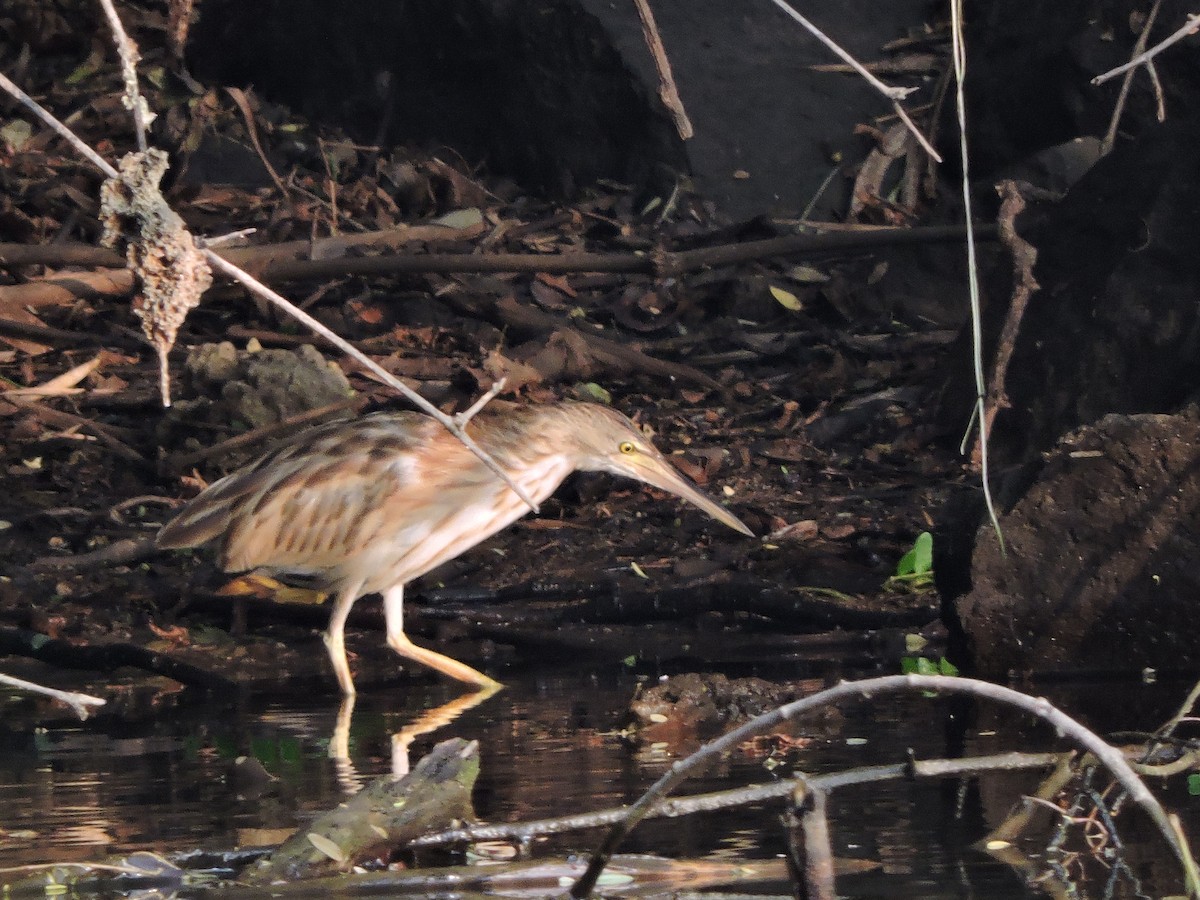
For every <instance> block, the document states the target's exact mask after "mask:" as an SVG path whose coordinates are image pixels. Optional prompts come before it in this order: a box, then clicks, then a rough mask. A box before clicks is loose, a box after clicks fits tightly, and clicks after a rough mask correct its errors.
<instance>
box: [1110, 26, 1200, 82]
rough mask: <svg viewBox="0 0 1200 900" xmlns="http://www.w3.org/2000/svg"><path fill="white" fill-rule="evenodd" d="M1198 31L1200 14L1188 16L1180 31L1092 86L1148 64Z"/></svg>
mask: <svg viewBox="0 0 1200 900" xmlns="http://www.w3.org/2000/svg"><path fill="white" fill-rule="evenodd" d="M1197 29H1200V13H1197V14H1194V15H1190V16H1188V17H1187V21H1186V22H1184V24H1183V26H1182V27H1181V28H1180V29H1179V30H1178V31H1176V32H1175V33H1174V34H1172V35H1171V36H1170V37H1169V38H1167V39H1166V40H1164V41H1160V42H1159V43H1157V44H1155V45H1154V46H1153V47H1151V48H1150V49H1149V50H1147V51H1146V52H1145V53H1139V54H1138V55H1137V56H1135V57H1134V58H1133V59H1131V60H1130V61H1129V62H1127V63H1125V64H1124V65H1122V66H1117V67H1116V68H1115V69H1109V70H1108V71H1107V72H1105V73H1104V74H1103V75H1097V76H1096V77H1095V78H1093V79H1092V84H1104V82H1106V81H1108V80H1109V79H1110V78H1116V77H1117V76H1118V75H1120V74H1122V73H1124V72H1128V71H1129V70H1130V69H1135V68H1137V67H1138V66H1141V65H1144V64H1145V63H1148V62H1149V61H1150V60H1152V59H1154V57H1156V56H1158V54H1160V53H1162V52H1163V51H1164V50H1166V49H1167V48H1168V47H1170V46H1171V45H1172V44H1177V43H1179V42H1180V41H1182V40H1183V39H1184V38H1185V37H1187V36H1189V35H1191V34H1195V33H1196V31H1197Z"/></svg>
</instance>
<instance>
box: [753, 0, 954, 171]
mask: <svg viewBox="0 0 1200 900" xmlns="http://www.w3.org/2000/svg"><path fill="white" fill-rule="evenodd" d="M771 2H772V3H774V4H775V5H776V6H777V7H779V10H780V12H782V13H783V14H784V15H786V16H788V17H789V18H791V19H793V20H795V21H796V22H798V23H799V24H800V25H802V26H803V27H804V28H806V29H807V30H808V32H809V34H811V35H812V36H813V37H815V38H816V39H817V40H818V41H820V42H821V43H822V44H824V45H825V46H826V47H828V48H829V49H830V50H832V51H833V53H834V54H835V55H836V56H837V57H838V58H839V59H841V60H843V61H844V62H845V63H846V65H848V66H849V67H850V68H852V69H853V70H854V71H855V72H857V73H858V74H859V75H861V76H862V77H863V78H864V79H865V80H866V82H867V84H869V85H870V86H871V87H873V88H875V90H877V91H879V93H881V94H883V96H885V97H887V99H888V100H890V101H891V102H892V104H893V105H894V106H895V108H896V112H897V114H898V115H899V116H900V119H901V121H902V122H904V125H905V127H907V128H908V130H909V131H911V132H912V133H913V134H914V135H915V136H916V138H917V141H918V142H919V143H920V144H921V147H922V148H924V150H925V152H926V153H928V154H929V155H930V156H931V157H932V158H933V159H935V160H937V161H938V162H941V161H942V157H941V156H939V155H938V152H937V151H936V150H934V149H933V145H932V144H930V143H929V140H928V139H927V138H926V137H925V136H924V135H923V134H921V131H920V129H918V128H917V126H916V124H915V123H914V122H913V120H912V119H910V118H909V117H908V115H907V114H905V112H904V110H902V109H901V108H900V101H901V100H903V99H904V98H905V97H907V96H908V95H909V94H911V93H913V92H914V91H916V90H917V88H915V87H894V86H892V85H890V84H887V83H885V82H883V81H880V80H879V79H878V78H876V77H875V76H874V75H872V74H871V72H870V71H868V69H867V67H866V66H864V65H863V64H862V63H860V62H859V61H858V60H857V59H855V58H854V57H853V56H851V55H850V54H849V53H848V52H847V51H845V50H843V49H842V48H841V47H840V46H839V45H838V44H837V42H835V41H834V40H833V38H831V37H829V35H827V34H825V32H823V31H822V30H821V29H820V28H818V27H817V26H816V25H814V24H813V23H812V22H810V21H809V20H808V19H806V18H804V16H802V15H800V13H798V12H796V10H794V9H792V8H791V7H790V6H788V5H787V4H786V3H784V2H783V0H771Z"/></svg>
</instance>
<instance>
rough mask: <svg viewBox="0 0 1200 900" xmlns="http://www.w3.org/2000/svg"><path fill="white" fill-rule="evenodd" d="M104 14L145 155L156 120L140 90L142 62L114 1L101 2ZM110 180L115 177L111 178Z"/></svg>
mask: <svg viewBox="0 0 1200 900" xmlns="http://www.w3.org/2000/svg"><path fill="white" fill-rule="evenodd" d="M100 5H101V6H102V7H103V8H104V14H105V16H107V17H108V25H109V27H110V28H112V32H113V40H114V41H115V42H116V45H117V55H118V56H120V57H121V77H122V79H123V80H124V82H125V96H124V97H123V98H122V102H123V103H124V104H125V108H126V109H128V110H129V111H130V112H132V113H133V126H134V132H135V133H136V135H137V145H138V152H140V153H145V152H146V151H147V150H148V149H149V145H148V144H147V143H146V127H147V126H148V125H149V124H150V123H151V122H152V121H153V120H154V114H153V113H151V112H150V107H149V106H148V105H147V104H146V100H145V98H144V97H142V93H141V91H140V90H138V83H137V64H138V62H139V61H140V60H141V58H142V57H141V54H139V53H138V50H137V45H135V44H134V43H133V40H132V39H131V38H130V37H129V35H128V34H126V33H125V28H124V26H123V25H122V24H121V18H120V16H118V15H117V10H116V7H114V6H113V3H112V0H100ZM109 177H110V178H111V177H113V176H109Z"/></svg>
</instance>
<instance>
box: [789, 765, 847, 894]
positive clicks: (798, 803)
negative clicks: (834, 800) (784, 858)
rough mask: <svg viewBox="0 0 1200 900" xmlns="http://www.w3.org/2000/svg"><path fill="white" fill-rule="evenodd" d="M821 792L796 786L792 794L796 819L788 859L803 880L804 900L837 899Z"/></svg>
mask: <svg viewBox="0 0 1200 900" xmlns="http://www.w3.org/2000/svg"><path fill="white" fill-rule="evenodd" d="M826 800H828V795H827V794H826V793H825V792H824V791H813V790H806V789H805V787H804V785H803V784H797V785H796V790H795V793H794V794H793V815H794V816H795V817H796V818H797V819H799V821H798V823H797V827H796V828H794V829H792V839H791V844H792V856H793V858H794V860H795V863H796V868H797V869H798V873H797V874H799V875H800V876H801V877H802V878H803V879H804V881H803V886H804V888H803V893H802V894H801V895H800V896H802V897H805V898H807V900H833V898H834V897H836V896H837V894H836V892H835V890H834V880H833V847H832V846H831V845H830V843H829V817H828V816H827V815H826Z"/></svg>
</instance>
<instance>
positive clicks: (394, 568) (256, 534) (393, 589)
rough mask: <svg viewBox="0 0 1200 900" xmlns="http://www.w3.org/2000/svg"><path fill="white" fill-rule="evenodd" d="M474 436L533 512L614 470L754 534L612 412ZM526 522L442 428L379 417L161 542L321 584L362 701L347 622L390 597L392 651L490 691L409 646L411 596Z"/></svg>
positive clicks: (239, 474) (496, 417)
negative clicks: (406, 606)
mask: <svg viewBox="0 0 1200 900" xmlns="http://www.w3.org/2000/svg"><path fill="white" fill-rule="evenodd" d="M467 430H468V433H469V434H470V435H471V437H473V438H474V439H475V440H476V441H477V442H478V443H479V445H480V446H481V447H483V448H484V449H485V450H487V451H488V453H490V454H491V456H492V457H493V458H494V459H495V460H496V461H497V462H498V463H499V464H500V465H501V466H502V467H503V468H504V470H505V471H506V472H508V473H509V475H510V476H511V477H512V478H513V480H514V481H515V482H516V483H517V484H519V485H521V487H522V488H524V489H525V491H526V492H528V494H529V495H530V496H531V497H532V498H533V500H534V502H536V503H541V502H542V501H543V500H545V499H546V498H547V497H549V496H550V495H551V494H552V493H554V491H555V490H556V489H557V488H558V486H559V485H560V484H561V483H562V481H563V479H565V478H566V477H567V475H569V474H570V473H571V472H573V471H576V470H585V471H607V472H612V473H614V474H617V475H624V476H626V477H629V478H634V479H637V480H638V481H643V482H645V483H647V484H650V485H653V486H655V487H658V488H661V489H662V490H665V491H669V492H671V493H673V494H675V495H677V496H679V497H682V498H683V499H685V500H688V501H689V502H691V503H693V504H694V505H696V506H697V507H699V508H700V509H702V510H703V511H704V512H706V513H708V514H709V515H710V516H712V517H713V518H715V519H717V520H718V521H720V522H724V523H725V524H726V525H728V526H729V527H731V528H734V529H736V530H738V531H741V532H742V533H744V534H748V535H749V534H752V532H751V531H750V529H749V528H747V527H746V526H745V525H744V524H743V523H742V522H741V520H739V519H738V518H737V517H736V516H734V515H733V514H732V513H731V512H729V511H728V510H726V509H725V508H724V507H722V506H719V505H718V504H716V503H714V502H713V501H712V500H710V499H709V498H708V497H706V496H705V495H704V494H702V493H701V492H700V491H698V490H697V489H696V488H695V487H694V486H693V485H692V484H691V483H690V482H689V481H687V479H685V478H684V477H683V476H682V475H680V474H679V473H678V472H677V471H676V470H675V468H674V467H673V466H672V465H671V464H670V463H669V462H668V461H667V460H666V458H665V457H664V456H663V455H662V454H661V453H659V452H658V451H657V450H656V449H654V447H653V446H651V444H650V442H649V441H648V440H646V438H645V436H644V435H643V434H642V433H641V432H640V431H639V430H638V429H637V427H636V426H635V425H634V424H633V423H632V422H630V421H629V419H627V418H625V416H623V415H621V414H620V413H618V412H614V411H613V410H611V409H608V408H607V407H604V406H600V405H597V404H592V403H573V402H563V403H554V404H547V405H543V406H511V405H507V404H498V403H497V404H493V405H492V406H490V407H488V408H487V409H485V410H484V411H483V412H481V413H480V414H479V415H477V416H476V417H475V418H474V419H472V420H471V422H470V425H469V426H468V429H467ZM527 511H528V507H527V506H526V505H525V504H524V503H523V502H522V501H521V499H520V498H519V497H518V496H517V494H516V493H515V492H514V491H513V490H512V488H510V487H509V486H508V485H506V484H505V483H504V482H503V481H502V480H501V479H500V478H499V477H498V476H497V475H496V474H495V473H493V472H492V471H491V470H490V469H488V468H487V467H486V466H485V465H484V464H483V463H482V462H481V461H480V460H479V459H478V458H477V457H476V456H475V455H474V454H473V453H472V452H471V451H470V450H468V449H467V448H466V447H464V446H463V445H462V444H461V443H460V442H459V441H458V440H457V439H456V438H455V437H454V436H453V435H451V434H450V433H449V432H448V431H447V430H446V429H445V428H443V427H442V426H441V425H440V424H438V423H437V422H436V421H434V420H433V419H431V418H429V417H427V416H424V415H421V414H418V413H411V412H400V413H376V414H374V415H369V416H363V417H361V418H358V419H351V420H347V421H342V422H333V423H330V424H328V425H321V426H318V427H316V428H312V429H309V430H308V431H305V432H303V433H301V434H300V435H298V436H297V437H296V438H295V440H293V441H292V442H290V443H289V444H287V445H286V446H283V447H281V448H280V449H277V450H275V451H273V452H271V453H268V454H267V455H266V456H264V457H262V458H261V459H259V460H258V461H257V462H254V463H251V464H250V465H248V466H246V467H245V468H243V469H240V470H238V471H236V472H234V473H232V474H231V475H227V476H226V477H224V478H222V479H221V480H220V481H217V482H215V483H214V484H212V485H211V486H209V487H208V488H207V489H206V490H205V491H203V492H202V493H201V494H200V495H199V496H197V497H196V498H195V499H193V500H192V501H190V502H189V503H187V504H186V505H185V506H184V507H183V509H182V510H180V512H179V514H178V515H177V516H176V517H175V518H174V519H172V520H171V521H170V522H169V523H167V525H166V526H165V527H164V528H163V529H162V531H161V532H159V535H158V545H159V546H160V547H164V548H183V547H199V546H202V545H206V544H215V545H216V547H217V550H218V555H219V562H220V564H221V567H222V568H223V569H224V570H225V571H227V572H244V571H249V570H252V569H259V570H263V571H266V572H274V573H282V574H301V575H310V576H316V577H317V579H318V580H319V581H320V582H321V583H322V584H323V585H324V586H325V587H326V588H328V589H329V590H330V591H331V592H333V593H335V594H336V600H335V602H334V607H333V613H332V615H331V617H330V621H329V629H328V631H327V632H326V633H325V644H326V647H327V648H328V650H329V658H330V661H331V662H332V664H333V668H334V672H335V674H336V675H337V678H338V684H339V685H340V686H341V689H342V692H343V693H344V694H347V695H352V694H353V693H354V682H353V680H352V678H351V675H350V666H349V664H348V663H347V662H346V651H345V643H344V641H345V637H344V633H345V624H346V617H347V616H348V615H349V613H350V607H351V606H352V605H353V604H354V601H355V600H357V599H358V598H359V597H361V596H363V595H364V594H370V593H376V592H378V593H381V594H383V597H384V612H385V615H386V619H387V642H388V645H389V646H390V647H391V648H392V649H393V650H395V651H396V652H397V653H399V654H400V655H401V656H403V657H406V658H408V659H412V660H415V661H416V662H420V663H423V664H424V665H427V666H430V667H431V668H434V669H436V670H437V671H439V672H442V673H443V674H445V675H449V676H450V677H452V678H457V679H459V680H460V681H465V682H469V683H471V684H478V685H480V686H494V685H495V684H496V682H494V681H493V680H492V679H490V678H488V676H486V675H484V674H483V673H482V672H478V671H476V670H475V669H473V668H471V667H470V666H467V665H465V664H464V663H460V662H458V661H457V660H454V659H451V658H450V657H448V656H443V655H442V654H440V653H435V652H434V651H432V650H427V649H424V648H421V647H417V646H416V645H415V644H413V643H412V642H411V641H410V640H409V639H408V637H407V636H406V635H405V634H404V625H403V611H402V605H403V598H404V585H405V584H406V583H407V582H409V581H411V580H412V579H414V578H416V577H418V576H420V575H423V574H425V573H426V572H428V571H429V570H431V569H433V568H435V567H436V566H439V565H441V564H442V563H444V562H446V561H448V560H451V559H453V558H454V557H456V556H458V555H459V554H460V553H462V552H463V551H465V550H467V549H469V548H471V547H473V546H475V545H476V544H478V543H479V542H480V541H482V540H484V539H486V538H488V537H490V536H491V535H493V534H495V533H496V532H498V531H500V530H501V529H503V528H504V527H506V526H507V525H509V524H511V523H512V522H514V521H516V520H517V519H519V518H520V517H521V516H522V515H524V514H525V513H526V512H527Z"/></svg>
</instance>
